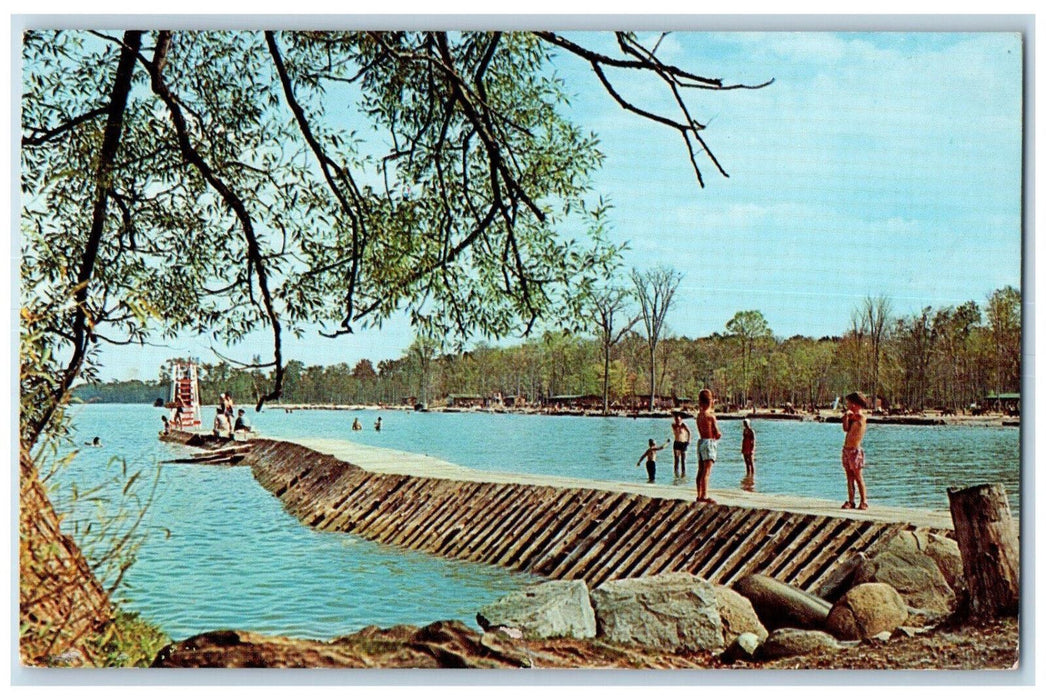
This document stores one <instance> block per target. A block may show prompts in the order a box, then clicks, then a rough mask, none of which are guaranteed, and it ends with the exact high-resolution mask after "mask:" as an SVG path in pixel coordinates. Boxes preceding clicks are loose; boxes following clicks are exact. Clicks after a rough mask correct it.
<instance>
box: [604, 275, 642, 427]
mask: <svg viewBox="0 0 1046 700" xmlns="http://www.w3.org/2000/svg"><path fill="white" fill-rule="evenodd" d="M628 298H629V294H628V290H625V289H621V288H620V287H610V288H607V289H601V290H599V291H597V292H596V293H595V294H594V295H593V297H592V307H593V310H594V311H595V324H596V337H597V338H599V344H600V347H601V348H602V349H603V415H606V414H607V412H608V410H609V403H610V399H609V394H610V351H611V350H613V349H614V346H615V345H617V344H618V343H619V342H621V339H622V338H623V337H624V336H625V333H628V332H629V331H630V330H632V327H633V326H635V325H636V324H637V323H638V322H639V319H640V316H633V317H632V318H631V319H630V320H628V321H626V322H625V323H624V324H623V325H622V326H620V327H616V326H615V323H616V321H615V316H617V317H619V318H620V314H621V313H622V312H624V311H625V310H626V308H627V305H628Z"/></svg>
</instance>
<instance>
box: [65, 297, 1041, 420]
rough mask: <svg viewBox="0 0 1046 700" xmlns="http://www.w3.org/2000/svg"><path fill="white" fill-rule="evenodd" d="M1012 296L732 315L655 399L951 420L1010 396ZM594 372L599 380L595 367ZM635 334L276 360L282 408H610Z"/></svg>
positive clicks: (210, 370)
mask: <svg viewBox="0 0 1046 700" xmlns="http://www.w3.org/2000/svg"><path fill="white" fill-rule="evenodd" d="M1020 301H1021V300H1020V293H1019V292H1018V291H1017V290H1016V289H1014V288H1012V287H1006V288H1003V289H1000V290H997V291H996V292H994V293H993V294H992V295H991V296H990V297H989V298H988V300H987V303H986V304H985V305H984V306H980V305H978V304H977V303H976V302H973V301H970V302H967V303H965V304H962V305H961V306H958V307H947V308H932V307H926V308H924V309H923V310H922V311H921V312H919V313H918V314H913V315H910V316H902V317H894V316H892V315H891V313H890V304H889V301H888V300H886V299H884V298H882V297H879V298H868V299H865V300H864V301H863V302H862V303H861V304H860V305H859V306H858V307H857V308H855V309H854V312H853V315H852V320H851V325H850V327H849V328H848V329H846V330H845V331H844V332H843V333H842V334H841V335H839V336H834V337H823V338H810V337H805V336H798V335H797V336H793V337H790V338H780V337H777V336H775V335H774V334H773V331H772V329H771V328H770V327H769V326H768V324H767V322H766V320H765V318H764V317H763V315H762V314H761V313H760V312H758V311H741V312H738V313H737V314H736V315H735V316H734V318H733V319H731V321H730V322H728V323H727V324H726V327H725V328H724V330H723V332H722V333H714V334H712V335H710V336H707V337H703V338H696V339H690V338H685V337H671V336H667V337H664V338H661V339H660V341H659V343H658V344H657V348H656V353H655V354H654V364H653V370H654V371H653V375H654V385H655V392H656V393H657V394H658V395H661V396H673V397H689V398H692V397H694V396H696V395H697V392H698V391H699V390H700V389H701V388H703V387H706V386H707V387H710V388H711V389H712V390H713V391H714V392H715V393H716V395H717V396H718V397H720V403H721V404H726V405H735V406H736V405H744V404H748V403H751V404H754V405H757V406H763V405H766V406H780V405H784V404H786V403H792V404H794V405H796V406H800V407H807V406H818V407H823V406H827V405H829V404H831V403H832V401H833V400H834V398H835V397H836V396H840V395H842V394H845V393H847V392H849V391H852V390H853V389H855V388H858V389H861V390H863V391H864V392H865V393H867V394H868V395H875V396H879V397H881V400H882V402H883V405H884V406H885V407H889V408H893V409H900V410H921V409H926V408H949V409H954V410H962V409H963V408H965V407H968V406H969V405H970V404H971V403H974V402H977V401H980V400H982V399H983V397H985V396H988V395H994V394H998V393H1002V392H1019V391H1020V368H1021V362H1020V360H1021V357H1020V343H1021V319H1020ZM604 367H607V368H608V370H609V371H606V372H605V371H604ZM650 369H651V366H650V349H649V343H648V338H647V337H646V336H645V335H644V333H643V332H641V331H640V330H629V331H627V332H625V333H623V334H622V336H621V338H620V339H619V340H618V341H617V342H616V343H614V344H613V346H612V347H611V348H610V352H609V362H607V363H604V357H603V345H602V343H601V342H600V340H599V338H598V337H593V336H591V335H587V336H586V335H582V334H567V333H557V332H546V333H544V334H543V335H542V336H540V337H536V338H533V339H529V340H526V341H525V342H523V343H521V344H518V345H514V346H508V347H496V346H491V345H486V344H479V345H477V346H475V347H473V348H472V349H470V350H468V351H466V352H460V353H453V354H443V353H440V352H439V348H438V345H437V344H436V343H434V342H432V341H429V340H426V339H424V338H417V339H416V340H415V341H414V343H413V344H412V345H411V346H410V347H409V348H408V349H407V350H406V352H405V353H404V354H403V356H402V357H400V358H398V359H395V360H383V361H381V362H379V363H377V366H375V365H374V363H372V362H371V361H370V360H367V359H364V360H360V361H359V362H357V363H356V364H355V365H354V366H351V367H350V366H349V365H348V364H344V363H339V364H334V365H330V366H326V367H321V366H308V367H307V366H305V365H303V364H302V363H301V362H298V361H294V360H292V361H290V362H288V364H287V371H286V379H285V389H284V396H283V401H284V402H285V403H294V404H299V403H308V404H377V403H383V404H400V403H404V402H412V403H413V402H419V403H426V404H431V405H439V404H440V403H443V402H444V401H445V400H446V399H447V397H448V396H451V395H472V396H493V395H494V394H495V393H500V394H501V395H503V396H522V397H526V399H527V400H528V401H529V402H534V401H538V400H541V399H543V398H546V397H553V396H564V395H572V396H576V395H600V394H601V392H602V388H603V381H604V378H606V379H607V382H606V383H607V389H608V400H609V402H610V404H611V405H613V404H614V403H616V402H619V401H623V400H627V399H628V398H629V397H636V396H637V395H638V396H644V395H645V393H646V392H647V391H648V384H647V381H648V380H647V377H648V375H649V373H650ZM269 379H270V378H269V377H268V375H266V374H264V373H262V372H261V371H259V370H243V369H237V368H235V367H233V366H230V365H229V364H227V363H224V362H219V363H216V364H207V363H204V364H202V365H201V394H202V398H203V401H204V403H207V404H209V403H214V402H215V400H216V399H217V396H218V394H219V393H220V392H222V391H229V392H231V393H232V395H233V396H234V397H236V398H237V401H238V402H239V403H250V402H251V401H253V400H254V399H255V398H256V397H257V396H258V395H259V393H260V392H262V391H264V388H265V387H266V386H267V384H266V382H267V381H269ZM167 387H168V379H167V377H166V376H163V375H162V374H161V376H160V377H159V378H158V380H157V381H156V382H141V381H122V382H109V383H95V384H85V385H82V386H80V387H78V388H77V391H76V394H77V396H78V397H79V398H80V399H81V400H83V401H100V402H151V401H153V400H155V399H156V398H160V397H163V398H166V397H167Z"/></svg>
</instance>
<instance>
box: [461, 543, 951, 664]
mask: <svg viewBox="0 0 1046 700" xmlns="http://www.w3.org/2000/svg"><path fill="white" fill-rule="evenodd" d="M824 581H825V583H824V584H823V585H822V586H821V587H820V588H818V589H817V591H815V592H814V593H810V592H807V591H803V590H801V589H799V588H796V587H794V586H791V585H788V584H787V583H785V582H782V581H778V580H775V579H773V578H771V577H768V576H763V575H758V574H754V575H749V576H746V577H744V578H742V579H739V580H738V581H736V582H735V583H734V584H733V586H732V587H727V586H721V585H718V584H713V583H710V582H708V581H706V580H705V579H703V578H701V577H699V576H695V575H692V574H688V573H678V572H677V573H665V574H659V575H656V576H648V577H643V578H632V579H620V580H614V581H607V582H606V583H603V584H602V585H600V586H598V587H597V588H595V589H593V590H591V591H590V590H589V589H588V586H587V585H586V584H585V582H584V581H549V582H546V583H541V584H537V585H534V586H530V587H528V588H526V589H523V590H521V591H517V592H515V593H512V594H510V595H508V596H505V597H504V598H502V599H500V600H498V601H496V602H494V603H492V604H490V605H488V606H486V607H484V608H483V609H482V610H480V611H479V613H478V614H477V615H476V619H477V621H478V622H479V625H480V626H481V627H482V628H483V629H484V630H487V631H488V632H499V633H502V634H506V635H509V636H512V637H525V638H528V639H549V638H556V637H568V638H575V639H592V638H596V639H603V640H606V641H608V642H614V643H623V644H632V645H636V646H641V647H647V648H656V649H663V650H667V651H674V650H688V651H709V652H713V653H716V654H719V655H720V659H721V660H722V661H724V662H725V663H736V662H745V661H752V660H770V659H777V658H782V657H788V656H802V655H805V654H812V653H819V654H820V653H831V652H834V651H838V650H840V649H842V648H844V647H845V646H847V645H852V644H856V643H859V642H861V641H863V640H869V639H879V640H883V641H886V640H889V639H890V637H891V636H892V635H893V634H894V633H895V632H897V631H898V630H901V631H902V632H905V633H907V634H913V633H915V632H916V631H918V630H919V629H920V628H925V627H926V626H928V625H932V624H933V623H934V622H936V621H938V620H940V619H942V618H944V617H946V616H948V615H949V614H950V613H951V612H953V611H954V610H955V607H956V605H957V601H958V600H959V599H960V598H961V597H962V595H963V590H962V560H961V558H960V555H959V548H958V545H957V544H956V543H955V541H954V540H952V539H949V538H947V537H943V536H940V535H937V534H934V533H931V532H929V531H920V530H917V531H914V532H902V533H901V534H899V535H898V536H897V537H895V538H894V539H893V540H891V541H890V542H889V543H888V544H887V545H886V546H885V547H883V548H882V549H881V550H880V551H878V552H877V553H875V554H874V555H873V556H871V557H866V556H864V555H857V556H855V557H852V558H850V559H848V560H846V561H842V562H839V563H838V564H837V565H836V567H835V568H834V570H833V571H832V572H831V573H830V575H829V576H826V577H824Z"/></svg>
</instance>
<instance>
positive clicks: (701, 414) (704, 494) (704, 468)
mask: <svg viewBox="0 0 1046 700" xmlns="http://www.w3.org/2000/svg"><path fill="white" fill-rule="evenodd" d="M697 405H698V406H699V410H698V412H697V434H698V435H699V436H700V438H701V439H700V440H698V441H697V460H698V468H697V502H698V503H715V501H713V500H712V499H711V498H709V497H708V477H709V476H710V475H711V473H712V465H713V464H715V460H716V452H717V449H716V448H717V447H718V440H719V439H720V438H721V437H723V434H722V433H720V432H719V423H717V422H716V418H715V413H713V412H712V408H713V406H714V405H715V399H714V398H713V397H712V390H711V389H702V390H701V393H700V394H698V395H697Z"/></svg>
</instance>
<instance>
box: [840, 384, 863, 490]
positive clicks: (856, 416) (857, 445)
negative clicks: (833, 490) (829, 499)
mask: <svg viewBox="0 0 1046 700" xmlns="http://www.w3.org/2000/svg"><path fill="white" fill-rule="evenodd" d="M862 408H868V399H866V398H865V397H864V394H862V393H861V392H859V391H855V392H854V393H852V394H848V395H847V397H846V413H845V414H843V432H845V433H846V440H845V441H843V470H844V471H845V472H846V496H847V498H846V503H844V504H843V509H844V510H852V509H853V507H854V489H855V488H856V490H857V493H858V495H860V497H861V505H859V506H857V509H858V510H868V495H867V493H865V490H864V474H863V470H864V450H863V449H861V440H863V439H864V432H865V430H866V429H867V427H868V418H867V417H866V416H865V415H864V414H863V413H861V409H862Z"/></svg>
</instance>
